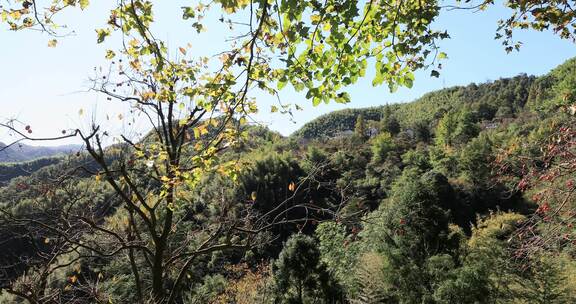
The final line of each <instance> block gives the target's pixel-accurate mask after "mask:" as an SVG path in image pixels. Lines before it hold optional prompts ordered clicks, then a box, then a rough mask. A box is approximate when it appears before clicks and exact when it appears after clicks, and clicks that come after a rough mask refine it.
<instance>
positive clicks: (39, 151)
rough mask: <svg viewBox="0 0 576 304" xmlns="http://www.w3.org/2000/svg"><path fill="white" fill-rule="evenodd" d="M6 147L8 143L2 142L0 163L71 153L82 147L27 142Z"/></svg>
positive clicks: (0, 145) (0, 144)
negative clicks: (27, 143)
mask: <svg viewBox="0 0 576 304" xmlns="http://www.w3.org/2000/svg"><path fill="white" fill-rule="evenodd" d="M5 147H6V144H4V143H1V142H0V163H6V162H22V161H29V160H33V159H38V158H42V157H51V156H56V155H61V154H70V153H75V152H77V151H78V150H80V148H81V147H80V146H79V145H63V146H56V147H41V146H30V145H25V144H16V145H12V146H10V147H8V148H5ZM4 148H5V149H4Z"/></svg>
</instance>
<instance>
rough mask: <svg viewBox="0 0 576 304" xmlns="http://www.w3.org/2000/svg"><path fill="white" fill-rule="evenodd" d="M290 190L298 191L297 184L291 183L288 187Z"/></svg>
mask: <svg viewBox="0 0 576 304" xmlns="http://www.w3.org/2000/svg"><path fill="white" fill-rule="evenodd" d="M288 190H290V191H292V192H294V190H296V184H295V183H294V182H291V183H290V184H289V185H288Z"/></svg>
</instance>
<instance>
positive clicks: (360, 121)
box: [354, 114, 368, 139]
mask: <svg viewBox="0 0 576 304" xmlns="http://www.w3.org/2000/svg"><path fill="white" fill-rule="evenodd" d="M354 134H356V136H358V137H359V138H362V139H366V137H367V136H368V130H367V128H366V122H365V121H364V115H362V114H360V115H358V117H357V118H356V124H355V125H354Z"/></svg>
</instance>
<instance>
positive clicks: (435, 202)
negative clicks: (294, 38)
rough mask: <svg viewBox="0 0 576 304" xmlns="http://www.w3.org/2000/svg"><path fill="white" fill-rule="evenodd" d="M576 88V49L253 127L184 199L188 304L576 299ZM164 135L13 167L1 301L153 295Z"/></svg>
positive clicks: (3, 231)
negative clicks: (428, 88)
mask: <svg viewBox="0 0 576 304" xmlns="http://www.w3.org/2000/svg"><path fill="white" fill-rule="evenodd" d="M575 98H576V59H572V60H570V61H568V62H566V63H564V64H563V65H561V66H559V67H557V68H556V69H554V70H553V71H551V72H550V73H549V74H547V75H544V76H540V77H534V76H527V75H519V76H516V77H513V78H509V79H499V80H496V81H493V82H488V83H482V84H471V85H468V86H465V87H454V88H448V89H444V90H440V91H437V92H431V93H428V94H426V95H424V96H423V97H421V98H419V99H418V100H416V101H414V102H411V103H406V104H390V105H384V106H382V107H378V108H369V109H349V110H343V111H339V112H334V113H330V114H327V115H324V116H322V117H320V118H318V119H316V120H314V121H312V122H309V123H308V124H306V125H305V126H304V127H303V128H302V129H301V130H299V131H297V132H296V133H295V134H293V135H292V136H290V137H287V138H284V137H282V136H280V135H279V134H277V133H275V132H271V131H269V130H267V129H266V128H264V127H260V126H250V127H247V133H246V135H245V136H243V137H241V138H238V141H237V142H236V143H235V144H233V145H230V146H228V147H225V148H222V149H218V150H217V151H216V152H215V153H217V158H216V160H215V161H216V162H219V163H221V164H232V165H235V166H238V167H239V170H238V171H237V172H236V171H235V172H236V173H234V174H228V175H226V174H220V173H219V172H217V171H215V172H212V173H210V174H209V175H206V176H202V177H201V178H199V179H198V180H197V182H195V183H194V184H193V185H192V184H186V183H183V184H182V185H181V188H180V189H179V192H178V196H177V199H176V200H175V201H174V202H172V204H173V205H171V206H170V208H172V210H173V212H174V216H175V217H176V216H177V217H178V218H179V221H178V223H177V224H174V226H173V227H172V228H170V229H173V231H174V232H175V233H174V235H172V236H171V239H170V240H171V242H170V243H167V245H166V246H168V250H167V253H166V259H167V260H166V261H167V262H166V264H164V265H170V263H174V262H175V261H177V259H178V258H180V257H181V256H183V255H184V256H185V255H187V254H188V253H187V252H188V251H189V250H193V251H192V252H193V259H191V260H190V261H191V262H190V263H189V264H186V267H184V268H176V269H172V268H167V269H169V271H168V272H167V274H166V276H168V277H171V278H172V279H174V280H176V279H177V280H181V282H182V285H181V288H180V289H179V290H178V291H177V292H176V293H177V294H176V295H175V296H174V297H175V299H176V300H175V302H176V303H574V302H575V301H576V260H575V254H576V230H575V228H574V225H576V218H575V217H574V214H576V213H575V212H574V210H576V209H575V207H576V201H575V200H574V198H573V197H572V196H571V195H572V193H573V192H574V191H576V186H575V184H574V182H573V178H574V176H573V172H574V168H576V166H574V161H573V160H574V158H573V156H571V155H573V154H572V153H573V152H574V142H575V141H574V139H575V138H576V134H574V133H573V132H574V130H575V129H574V128H575V127H576V126H575V125H574V113H575V111H574V107H575V106H574V103H575V102H576V99H575ZM350 130H351V131H353V132H344V131H350ZM206 134H209V131H206ZM190 136H194V135H190ZM202 136H206V137H208V135H202ZM156 140H157V137H155V135H154V133H151V135H150V136H149V137H147V138H146V139H145V141H146V142H145V143H135V144H134V145H116V146H113V147H110V148H108V152H110V153H111V154H108V155H113V156H111V157H108V158H105V159H104V158H102V159H99V158H98V157H99V154H97V153H96V154H95V157H96V161H93V160H90V157H89V155H87V154H86V153H84V152H83V153H81V154H79V155H77V156H76V155H71V156H69V157H67V158H61V159H60V160H59V161H56V160H52V159H46V160H38V161H36V162H37V163H38V164H36V163H25V164H15V165H10V166H4V167H2V169H1V170H2V174H4V175H6V176H8V177H9V178H10V180H9V181H8V182H7V184H6V185H5V186H3V187H1V188H0V208H1V209H0V210H2V213H1V214H0V239H1V242H2V244H3V248H5V249H4V250H2V252H1V253H0V261H1V263H2V267H1V268H0V269H2V270H1V271H2V274H3V277H0V279H1V281H0V282H1V283H2V285H1V287H2V288H4V290H5V291H4V292H3V293H1V294H0V302H1V303H19V302H22V301H24V300H23V299H43V298H45V299H54V298H58V299H59V301H62V302H70V303H96V302H108V303H137V302H139V301H140V300H141V299H142V298H145V296H144V294H146V293H148V292H149V290H150V287H149V286H150V284H151V282H152V281H151V280H152V274H151V273H153V271H154V268H153V267H151V265H155V264H154V261H153V260H152V257H154V255H153V254H152V253H151V252H149V251H150V249H148V247H147V246H149V244H153V243H155V242H159V239H157V238H156V237H151V236H149V235H148V234H147V233H143V231H146V229H149V227H150V226H151V225H152V224H153V223H149V222H147V220H146V219H148V218H150V221H156V220H157V219H156V218H155V217H147V216H142V217H139V216H138V213H140V212H143V213H145V215H148V214H153V213H152V212H153V211H151V210H153V208H154V206H147V205H145V204H144V203H142V201H140V198H139V197H138V196H139V195H146V196H147V197H149V198H151V199H154V200H155V199H161V198H162V197H164V196H165V195H167V194H166V193H167V191H169V189H168V188H165V186H163V185H162V183H161V179H162V178H160V179H159V180H156V179H154V178H147V177H145V176H141V175H139V172H143V170H146V168H155V166H156V163H154V162H151V161H150V160H147V158H146V157H148V156H147V155H150V154H154V153H157V152H156V151H157V150H154V149H155V148H154V147H156V146H157V145H158V143H156V142H155V141H156ZM204 140H209V138H205V139H204ZM145 145H147V147H148V148H142V147H143V146H145ZM96 151H98V150H96ZM194 157H196V156H195V154H194V150H193V148H192V147H188V148H184V150H183V159H186V160H190V161H191V162H190V163H192V164H195V163H194V162H193V160H194ZM140 160H142V161H141V162H140ZM52 162H54V163H52ZM97 164H100V167H99V166H98V165H97ZM209 165H211V164H209ZM11 166H15V167H14V169H12V167H11ZM39 167H43V168H42V169H38V170H37V171H36V172H34V173H32V174H23V173H21V172H27V171H28V170H29V169H30V170H36V168H39ZM16 168H17V169H16ZM27 168H29V169H27ZM99 168H100V169H99ZM101 168H104V169H101ZM103 170H104V171H103ZM12 171H14V172H13V173H11V172H12ZM110 172H117V173H114V174H119V175H120V176H122V179H123V183H119V184H114V183H106V181H105V179H106V178H107V176H111V173H110ZM127 172H130V174H128V173H127ZM131 174H134V175H131ZM182 174H184V173H182ZM4 180H7V178H5V179H4ZM115 185H117V186H118V187H125V188H126V189H128V190H129V191H130V192H127V193H129V194H130V195H131V197H123V196H122V195H121V194H119V193H124V192H119V191H118V190H117V189H115V188H114V187H116V186H115ZM131 189H132V190H131ZM136 189H145V192H142V193H145V194H141V192H139V191H136ZM123 200H129V201H134V202H135V203H134V208H132V209H131V208H127V207H122V206H124V205H123V204H122V201H123ZM148 208H150V211H149V210H148ZM160 216H161V217H164V216H167V215H166V214H161V215H160ZM142 219H145V220H142ZM216 232H218V233H216ZM220 232H225V233H220ZM209 242H215V243H216V244H217V245H214V246H219V247H214V246H212V247H206V246H205V244H206V243H209ZM168 244H169V245H168ZM121 248H124V249H126V251H125V252H124V254H117V253H118V252H121V251H122V249H121ZM214 248H216V249H214ZM148 267H151V268H150V269H152V271H151V272H147V271H144V270H145V269H149V268H148ZM166 267H168V266H166ZM181 269H184V270H181ZM169 294H173V292H169ZM50 303H51V302H50Z"/></svg>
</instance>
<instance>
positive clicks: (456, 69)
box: [0, 0, 576, 145]
mask: <svg viewBox="0 0 576 304" xmlns="http://www.w3.org/2000/svg"><path fill="white" fill-rule="evenodd" d="M156 2H160V1H156ZM92 3H93V4H92V6H91V7H89V8H88V9H87V10H86V11H85V12H79V11H76V10H74V11H70V12H67V13H66V14H65V15H62V16H61V18H60V19H59V21H60V22H61V23H65V24H68V25H69V27H70V30H74V31H75V34H74V35H71V36H69V37H65V38H62V39H59V43H58V47H57V48H48V47H47V42H48V40H49V39H50V37H48V36H47V35H43V34H39V33H37V32H17V33H15V32H11V31H7V30H6V29H5V27H3V28H1V29H0V43H1V44H0V67H1V68H0V109H1V111H0V119H5V118H18V119H19V120H22V121H25V122H27V123H29V124H30V125H31V126H32V128H33V130H34V134H35V135H37V136H51V135H57V134H59V132H60V130H62V129H66V128H77V127H83V126H86V125H87V123H88V121H89V118H90V116H91V115H96V116H97V117H102V115H103V113H106V114H109V115H110V116H111V117H116V114H119V113H122V112H124V111H126V109H124V108H122V107H119V106H116V105H115V104H114V103H111V102H108V101H106V100H105V98H104V97H103V96H99V95H97V94H94V93H88V92H87V89H88V87H89V85H90V83H89V81H88V79H89V77H90V75H91V74H92V73H93V69H94V68H95V67H99V66H101V65H105V64H106V62H105V60H104V51H105V49H106V48H113V47H114V40H112V41H110V42H108V45H96V44H95V41H96V35H95V32H94V29H95V28H98V27H101V25H103V24H104V23H105V21H106V16H107V12H108V10H109V9H110V7H109V6H108V5H111V4H113V3H115V1H92ZM189 3H190V1H182V0H178V1H176V0H171V1H161V5H160V6H159V7H158V11H157V20H158V25H157V26H155V28H154V30H155V33H156V35H157V37H159V38H163V39H166V40H167V41H168V43H169V46H170V48H172V49H176V48H177V47H178V46H183V45H185V44H186V43H188V42H191V44H192V46H193V49H192V52H197V53H201V54H203V55H206V54H213V53H215V52H217V51H218V50H223V49H224V47H225V46H226V45H225V44H223V43H222V42H223V41H224V40H225V39H226V38H227V37H229V36H230V35H231V33H230V32H229V31H227V30H226V29H225V28H223V27H222V26H220V25H219V23H218V22H213V23H208V31H207V33H206V34H202V35H194V34H193V32H195V31H194V29H192V28H191V26H190V25H189V24H187V23H186V22H183V21H182V20H181V18H180V16H181V9H180V7H181V6H182V5H184V4H189ZM506 14H507V10H506V9H505V8H503V7H499V6H496V7H494V8H491V9H490V10H488V11H485V12H479V13H474V12H471V11H449V12H444V13H443V14H442V15H441V17H440V18H439V20H438V22H437V24H436V27H437V28H439V29H447V30H448V32H449V33H450V35H451V39H449V40H445V41H443V42H442V43H441V47H442V50H443V51H444V52H446V53H447V54H448V57H449V58H448V60H446V61H445V62H444V68H443V71H442V74H441V76H440V78H438V79H436V78H430V76H429V71H423V72H418V73H417V74H416V81H415V82H414V87H413V88H412V89H400V90H399V91H397V92H396V93H394V94H391V93H390V92H389V91H388V88H387V87H386V86H380V87H372V85H371V83H372V76H371V75H370V74H368V75H367V77H366V78H365V79H362V80H360V81H359V82H358V83H357V84H355V85H354V86H351V87H350V88H349V89H348V91H349V93H350V94H351V96H352V102H351V103H349V104H346V105H341V104H334V103H333V104H329V105H320V106H318V107H312V105H311V104H310V101H308V100H306V99H305V98H304V96H303V95H302V94H298V93H295V92H293V91H291V90H289V89H287V90H285V91H282V93H281V98H282V100H283V101H284V102H298V103H299V104H300V105H301V106H303V108H304V111H301V112H298V113H297V114H296V117H295V119H296V123H293V122H290V121H289V119H288V117H286V116H285V115H280V114H271V113H269V109H270V100H271V99H270V98H269V97H266V96H259V103H261V105H262V106H261V109H262V111H261V114H259V115H258V116H257V117H256V118H257V120H259V121H260V122H262V123H263V124H266V125H268V126H269V127H270V128H272V129H274V130H277V131H279V132H281V133H282V134H284V135H288V134H290V133H291V132H293V131H294V130H296V129H298V128H299V127H300V126H302V125H303V124H304V123H305V122H307V121H309V120H311V119H313V118H314V117H317V116H318V115H321V114H324V113H327V112H330V111H333V110H337V109H343V108H347V107H368V106H377V105H382V104H386V103H396V102H406V101H410V100H413V99H415V98H417V97H419V96H421V95H422V94H424V93H426V92H430V91H433V90H437V89H441V88H443V87H449V86H454V85H466V84H469V83H472V82H476V83H481V82H486V81H489V80H495V79H498V78H501V77H509V76H514V75H517V74H519V73H527V74H533V75H542V74H545V73H547V72H548V71H549V70H550V69H552V68H554V67H555V66H557V65H558V64H561V63H562V62H564V61H565V60H567V59H569V58H571V57H574V56H576V44H573V43H571V42H570V41H566V40H561V39H560V38H558V37H557V36H555V35H553V34H552V33H550V32H544V33H537V32H533V31H529V32H519V33H517V38H518V39H519V40H521V41H523V42H524V46H523V48H522V49H521V51H520V52H515V53H511V54H506V52H505V51H504V49H503V47H502V46H501V44H500V42H499V41H496V40H494V34H495V31H496V27H497V24H496V22H497V20H498V19H501V18H502V17H504V16H506ZM219 16H220V14H219V13H218V12H214V14H213V15H211V16H208V18H207V20H212V19H213V20H217V19H218V17H219ZM211 18H212V19H211ZM80 109H83V110H84V112H85V113H87V114H85V115H83V116H79V115H78V112H79V110H80ZM93 113H95V114H93ZM110 123H115V124H118V123H119V122H118V121H113V122H110ZM122 123H124V122H122ZM8 140H9V138H8V137H7V136H6V134H5V132H4V131H2V130H0V141H8ZM62 143H63V142H59V143H43V144H49V145H54V144H62ZM66 143H68V142H66Z"/></svg>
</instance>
